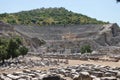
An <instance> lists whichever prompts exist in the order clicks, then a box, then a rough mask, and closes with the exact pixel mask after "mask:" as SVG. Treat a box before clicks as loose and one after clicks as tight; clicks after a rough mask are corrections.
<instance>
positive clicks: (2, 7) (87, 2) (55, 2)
mask: <svg viewBox="0 0 120 80" xmlns="http://www.w3.org/2000/svg"><path fill="white" fill-rule="evenodd" d="M42 7H45V8H49V7H64V8H66V9H68V10H69V11H73V12H76V13H81V14H84V15H87V16H89V17H92V18H96V19H98V20H102V21H106V22H107V21H109V22H110V23H118V24H119V25H120V3H117V2H116V0H0V14H1V13H14V12H20V11H26V10H31V9H37V8H42Z"/></svg>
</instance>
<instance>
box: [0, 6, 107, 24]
mask: <svg viewBox="0 0 120 80" xmlns="http://www.w3.org/2000/svg"><path fill="white" fill-rule="evenodd" d="M0 20H1V21H3V22H5V23H10V24H20V25H38V26H43V25H65V24H105V23H106V22H103V21H99V20H96V19H95V18H91V17H88V16H86V15H83V14H78V13H74V12H72V11H68V10H66V9H65V8H62V7H61V8H41V9H34V10H30V11H22V12H18V13H11V14H8V13H4V14H0Z"/></svg>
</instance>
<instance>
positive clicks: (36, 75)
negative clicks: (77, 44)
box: [0, 64, 120, 80]
mask: <svg viewBox="0 0 120 80" xmlns="http://www.w3.org/2000/svg"><path fill="white" fill-rule="evenodd" d="M0 80H120V68H118V67H116V68H111V67H109V66H101V65H93V64H81V65H75V66H67V67H59V68H51V69H49V70H47V71H46V70H44V71H42V70H28V69H25V70H23V71H21V72H13V73H11V74H6V73H2V74H0Z"/></svg>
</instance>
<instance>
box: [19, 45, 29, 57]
mask: <svg viewBox="0 0 120 80" xmlns="http://www.w3.org/2000/svg"><path fill="white" fill-rule="evenodd" d="M19 52H20V54H21V55H22V56H23V57H24V55H26V54H27V53H28V49H27V48H26V47H25V46H22V47H20V48H19Z"/></svg>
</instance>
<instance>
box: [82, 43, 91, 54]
mask: <svg viewBox="0 0 120 80" xmlns="http://www.w3.org/2000/svg"><path fill="white" fill-rule="evenodd" d="M80 52H81V53H82V54H83V53H91V52H92V49H91V46H90V45H84V46H82V47H81V48H80Z"/></svg>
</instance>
